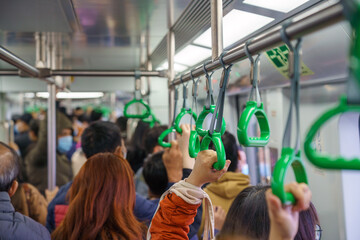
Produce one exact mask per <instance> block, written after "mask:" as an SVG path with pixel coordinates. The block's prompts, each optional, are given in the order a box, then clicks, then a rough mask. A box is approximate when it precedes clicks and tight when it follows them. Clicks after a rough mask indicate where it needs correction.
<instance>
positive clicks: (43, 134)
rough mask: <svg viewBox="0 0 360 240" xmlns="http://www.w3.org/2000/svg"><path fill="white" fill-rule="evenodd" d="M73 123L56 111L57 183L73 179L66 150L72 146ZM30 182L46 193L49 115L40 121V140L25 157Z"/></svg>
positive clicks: (62, 183) (60, 183)
mask: <svg viewBox="0 0 360 240" xmlns="http://www.w3.org/2000/svg"><path fill="white" fill-rule="evenodd" d="M71 129H72V123H71V121H70V120H69V119H68V118H67V117H66V116H65V115H64V114H63V113H61V112H59V111H56V138H57V146H56V185H58V186H62V185H64V184H66V183H67V182H69V181H70V180H71V179H72V170H71V164H70V161H69V160H68V158H67V157H66V155H65V154H66V152H67V151H68V150H70V148H71V146H72V136H71V134H72V130H71ZM25 168H26V175H27V177H28V182H29V183H31V184H32V185H34V186H35V187H36V188H37V189H39V191H40V192H41V193H42V194H44V192H45V189H46V188H47V117H45V119H44V120H42V121H41V122H40V126H39V133H38V140H37V142H36V145H35V146H34V147H33V148H32V149H31V150H30V151H29V153H28V154H27V156H26V158H25Z"/></svg>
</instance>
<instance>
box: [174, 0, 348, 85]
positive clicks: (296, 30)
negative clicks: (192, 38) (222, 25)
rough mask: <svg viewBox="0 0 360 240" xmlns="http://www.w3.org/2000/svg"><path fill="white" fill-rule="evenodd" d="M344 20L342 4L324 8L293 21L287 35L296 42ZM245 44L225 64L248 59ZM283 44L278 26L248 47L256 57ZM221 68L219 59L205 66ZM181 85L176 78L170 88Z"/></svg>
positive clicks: (185, 77) (186, 78) (200, 72)
mask: <svg viewBox="0 0 360 240" xmlns="http://www.w3.org/2000/svg"><path fill="white" fill-rule="evenodd" d="M343 19H344V16H343V7H342V5H341V4H340V3H335V4H332V5H330V6H328V7H325V8H323V9H322V10H320V11H318V12H316V13H313V14H310V15H308V16H306V17H303V18H301V19H298V20H296V21H293V22H292V23H291V24H290V25H289V26H288V27H287V30H286V33H287V35H288V37H289V39H290V40H294V39H297V38H299V37H302V36H305V35H308V34H311V33H313V32H315V31H318V30H321V29H323V28H325V27H328V26H330V25H333V24H335V23H338V22H340V21H341V20H343ZM245 42H246V41H245ZM245 42H243V43H242V44H239V45H238V46H236V47H234V48H233V49H231V50H229V51H228V52H227V54H225V55H224V57H223V62H224V63H225V64H231V63H234V62H237V61H240V60H243V59H246V57H247V56H246V53H245V49H244V46H245ZM281 44H283V41H282V38H281V34H280V31H279V28H278V27H277V26H276V27H274V28H273V29H271V30H269V31H268V32H266V33H265V34H261V35H259V36H258V37H255V38H254V39H253V40H252V41H251V43H250V44H249V45H248V49H249V52H251V53H252V54H253V55H256V54H258V53H260V52H264V51H266V50H269V49H272V48H274V47H277V46H280V45H281ZM221 67H222V65H221V62H220V60H219V59H217V60H214V61H212V62H209V63H207V64H206V65H205V68H206V70H207V71H208V72H211V71H214V70H216V69H218V68H221ZM203 74H204V71H203V67H198V68H196V69H195V70H193V76H194V77H200V76H202V75H203ZM182 81H183V82H187V81H191V76H190V73H186V74H184V75H183V77H182ZM179 84H182V82H181V81H180V78H176V79H174V81H173V84H172V85H171V86H170V87H172V86H174V85H179Z"/></svg>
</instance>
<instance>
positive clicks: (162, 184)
mask: <svg viewBox="0 0 360 240" xmlns="http://www.w3.org/2000/svg"><path fill="white" fill-rule="evenodd" d="M163 154H164V152H163V151H161V152H157V153H155V154H153V155H151V156H150V157H149V158H148V159H147V160H146V161H145V163H144V167H143V176H144V179H145V182H146V184H147V185H148V186H149V189H150V191H151V192H152V193H153V194H154V195H156V196H159V197H160V196H161V195H162V194H163V193H164V192H165V191H166V189H167V185H168V176H167V172H166V168H165V165H164V163H163V160H162V157H163Z"/></svg>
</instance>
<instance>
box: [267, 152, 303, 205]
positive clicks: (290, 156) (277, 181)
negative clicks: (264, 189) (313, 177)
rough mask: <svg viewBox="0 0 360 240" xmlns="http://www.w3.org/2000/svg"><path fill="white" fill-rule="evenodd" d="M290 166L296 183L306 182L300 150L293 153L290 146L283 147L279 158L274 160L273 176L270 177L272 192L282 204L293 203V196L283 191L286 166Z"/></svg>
mask: <svg viewBox="0 0 360 240" xmlns="http://www.w3.org/2000/svg"><path fill="white" fill-rule="evenodd" d="M290 165H291V167H292V169H293V171H294V174H295V178H296V181H297V182H298V183H306V184H308V180H307V175H306V171H305V167H304V165H303V162H302V160H301V156H300V151H299V152H298V153H297V154H296V155H295V151H294V149H292V148H283V149H282V152H281V157H280V159H279V160H278V161H277V162H276V164H275V167H274V172H273V176H272V179H271V189H272V192H273V193H274V194H275V195H276V196H278V197H279V198H280V200H281V202H282V203H283V204H294V203H295V198H294V196H293V195H292V194H291V193H289V192H285V189H284V181H285V176H286V172H287V171H288V168H289V167H290Z"/></svg>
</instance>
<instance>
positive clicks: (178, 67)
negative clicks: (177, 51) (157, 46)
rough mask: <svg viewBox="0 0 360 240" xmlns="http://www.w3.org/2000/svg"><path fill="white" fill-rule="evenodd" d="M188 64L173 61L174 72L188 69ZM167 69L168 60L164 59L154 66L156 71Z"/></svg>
mask: <svg viewBox="0 0 360 240" xmlns="http://www.w3.org/2000/svg"><path fill="white" fill-rule="evenodd" d="M188 68H189V66H185V65H183V64H179V63H174V70H175V72H182V71H185V70H186V69H188ZM166 69H168V62H167V61H165V62H163V63H162V64H160V65H159V67H157V68H156V71H162V70H166Z"/></svg>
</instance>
